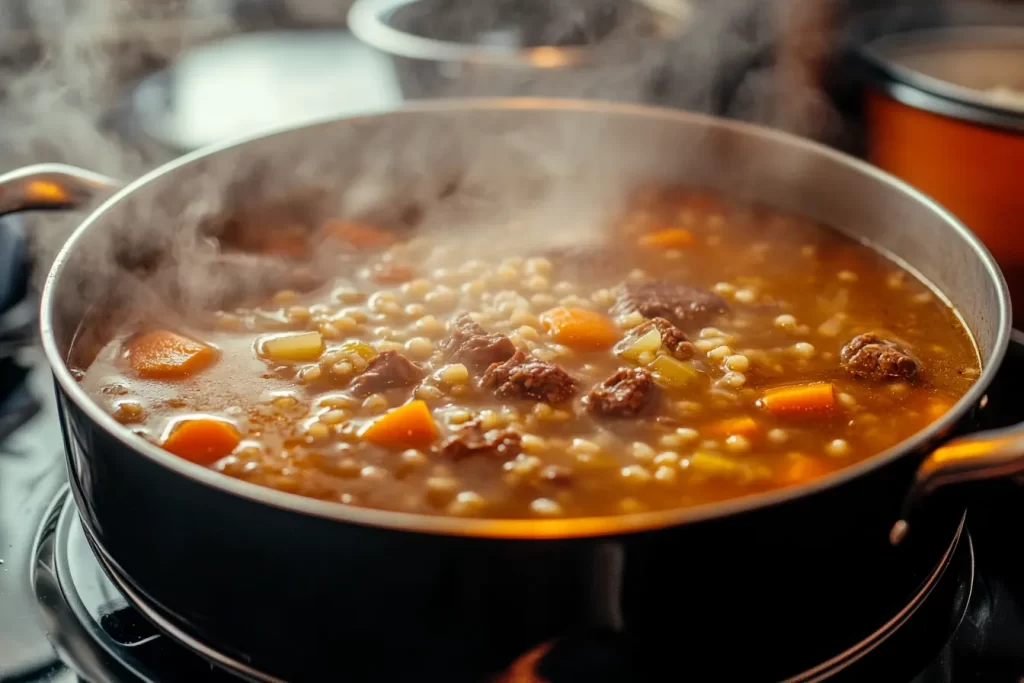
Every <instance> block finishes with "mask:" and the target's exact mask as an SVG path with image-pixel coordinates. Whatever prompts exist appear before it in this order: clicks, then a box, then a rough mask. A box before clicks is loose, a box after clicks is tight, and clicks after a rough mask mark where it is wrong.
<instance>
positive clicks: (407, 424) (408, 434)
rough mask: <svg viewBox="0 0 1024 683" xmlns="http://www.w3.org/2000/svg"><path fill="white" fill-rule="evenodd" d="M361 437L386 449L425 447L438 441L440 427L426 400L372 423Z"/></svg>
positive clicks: (412, 403) (408, 405) (411, 404)
mask: <svg viewBox="0 0 1024 683" xmlns="http://www.w3.org/2000/svg"><path fill="white" fill-rule="evenodd" d="M362 437H363V438H364V439H366V440H367V441H369V442H370V443H374V444H377V445H378V446H383V447H385V448H423V447H424V446H429V445H430V444H431V442H433V441H434V440H435V439H436V438H437V425H436V424H434V418H433V417H432V416H431V415H430V408H428V407H427V404H426V403H425V402H424V401H410V402H409V403H406V404H405V405H403V406H399V407H397V408H395V409H394V410H390V411H388V412H387V413H385V414H384V415H381V416H380V417H378V418H377V419H376V420H374V421H373V422H371V423H370V424H369V425H367V426H366V428H365V429H363V432H362Z"/></svg>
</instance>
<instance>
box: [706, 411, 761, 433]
mask: <svg viewBox="0 0 1024 683" xmlns="http://www.w3.org/2000/svg"><path fill="white" fill-rule="evenodd" d="M758 431H759V429H758V426H757V422H756V421H755V420H754V418H752V417H750V416H747V415H745V416H743V417H730V418H726V419H724V420H719V421H718V422H714V423H712V424H711V425H710V426H709V427H708V429H707V432H708V434H709V435H711V436H717V437H720V438H721V437H728V436H733V435H735V436H745V437H747V438H750V437H753V436H757V432H758Z"/></svg>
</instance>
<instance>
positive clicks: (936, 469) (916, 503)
mask: <svg viewBox="0 0 1024 683" xmlns="http://www.w3.org/2000/svg"><path fill="white" fill-rule="evenodd" d="M1021 474H1024V423H1019V424H1015V425H1013V426H1012V427H1004V428H1002V429H993V430H991V431H986V432H978V433H977V434H970V435H968V436H964V437H960V438H958V439H953V440H952V441H950V442H949V443H946V444H944V445H943V446H940V447H939V448H936V449H935V450H934V451H932V452H931V453H930V454H929V455H928V457H926V458H925V459H924V461H923V462H922V463H921V464H920V466H918V468H917V474H915V475H914V482H913V483H912V484H911V486H910V491H908V492H907V497H906V499H905V500H904V501H903V513H902V516H903V519H901V520H900V521H898V522H896V524H895V525H894V526H893V528H892V531H891V532H890V534H889V540H890V541H891V542H892V544H893V545H896V544H898V543H899V542H900V541H902V540H903V539H904V537H906V535H907V532H908V531H909V528H910V525H909V519H910V518H911V517H912V516H913V514H914V513H915V511H916V510H917V509H918V508H919V507H920V506H921V503H922V502H923V501H924V500H925V499H927V498H928V496H930V495H931V494H932V493H934V492H935V491H937V490H938V489H940V488H943V487H945V486H949V485H950V484H961V483H964V482H969V481H981V480H984V479H996V478H998V477H1014V476H1017V475H1021Z"/></svg>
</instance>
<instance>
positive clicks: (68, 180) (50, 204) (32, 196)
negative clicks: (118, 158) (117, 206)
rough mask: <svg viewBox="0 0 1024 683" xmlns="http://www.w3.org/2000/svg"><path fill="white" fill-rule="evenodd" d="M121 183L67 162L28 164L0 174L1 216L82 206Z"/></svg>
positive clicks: (120, 185) (114, 188)
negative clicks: (69, 164)
mask: <svg viewBox="0 0 1024 683" xmlns="http://www.w3.org/2000/svg"><path fill="white" fill-rule="evenodd" d="M122 185H123V183H121V182H120V181H118V180H115V179H113V178H108V177H107V176H105V175H101V174H99V173H93V172H92V171H87V170H85V169H83V168H77V167H75V166H68V165H66V164H34V165H32V166H25V167H23V168H19V169H17V170H14V171H11V172H10V173H4V174H3V175H0V216H5V215H7V214H9V213H18V212H21V211H63V210H67V209H77V208H81V207H83V206H85V205H86V204H88V203H89V202H91V201H92V200H93V199H94V198H95V197H97V196H98V195H100V194H103V193H108V192H112V191H114V190H117V189H119V188H120V187H122Z"/></svg>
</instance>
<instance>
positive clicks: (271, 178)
mask: <svg viewBox="0 0 1024 683" xmlns="http://www.w3.org/2000/svg"><path fill="white" fill-rule="evenodd" d="M666 1H667V0H666ZM792 2H798V0H792ZM473 4H474V6H477V7H479V6H481V4H482V3H479V2H475V3H473ZM548 4H549V5H550V3H548ZM789 4H791V2H790V0H786V2H781V3H772V2H760V1H759V0H715V1H714V2H700V3H698V4H697V5H696V6H695V7H694V12H693V16H692V18H691V19H692V20H691V22H690V26H691V28H689V29H688V30H684V31H683V32H682V33H681V35H679V36H677V37H675V38H674V39H673V40H672V41H670V42H668V43H661V44H659V45H658V46H657V48H656V49H655V50H654V51H647V52H645V53H644V54H643V58H642V59H639V60H637V61H636V62H633V63H630V69H632V71H630V70H627V71H625V72H624V71H623V69H622V64H621V63H616V62H615V60H612V61H611V62H610V65H608V66H607V67H602V68H599V69H597V70H590V71H588V72H587V73H586V75H585V76H583V75H577V76H576V78H575V79H568V80H561V81H559V86H558V88H557V89H556V91H555V93H554V94H558V95H560V96H562V97H572V96H584V97H592V98H600V99H637V98H641V99H647V100H654V101H656V102H658V103H661V104H666V105H670V106H676V107H681V108H687V109H693V110H698V111H702V112H706V113H713V114H728V115H730V116H734V117H737V118H746V119H750V120H755V121H759V122H764V123H775V124H782V125H786V126H788V127H790V128H792V129H796V130H797V131H798V132H809V133H818V132H820V131H821V130H822V127H823V123H827V121H828V120H830V119H829V117H830V116H831V112H830V111H829V110H827V108H825V107H824V105H823V102H824V100H823V99H821V97H820V95H819V94H818V93H817V92H816V91H815V89H814V88H813V87H812V86H811V85H809V84H808V83H805V82H801V81H800V80H799V79H789V78H783V77H781V76H782V74H780V69H782V68H789V67H787V66H786V63H785V62H784V61H782V62H780V61H779V60H778V59H776V54H777V49H776V46H777V43H778V41H777V37H778V31H779V30H780V26H782V25H783V24H784V23H785V22H787V21H789V20H790V18H789V15H788V14H786V13H785V12H780V11H779V7H781V6H788V5H789ZM550 6H557V7H559V8H562V9H564V11H565V13H564V14H561V15H559V16H557V17H554V18H552V19H551V20H550V21H549V22H548V28H547V29H546V30H547V32H546V33H544V34H543V36H542V40H543V41H545V42H554V43H558V42H561V40H562V37H565V36H569V37H570V38H571V40H570V42H574V43H576V44H580V43H582V44H587V42H588V41H592V40H594V39H595V36H598V35H600V32H592V31H589V30H582V31H581V29H580V27H581V26H584V28H585V27H586V25H587V24H586V22H585V21H584V20H583V19H579V17H581V16H582V17H586V16H591V15H587V14H586V13H583V14H580V10H581V8H586V7H588V6H589V7H594V6H597V5H596V3H595V2H588V1H587V0H572V1H569V0H566V2H564V3H559V4H557V5H550ZM605 6H606V7H607V6H608V3H605ZM12 8H13V6H12V5H9V4H5V5H0V13H3V12H12V11H13V9H12ZM677 9H678V8H677ZM560 11H561V10H560ZM25 14H26V16H25V17H21V18H18V21H15V18H14V17H11V21H10V22H7V23H8V24H9V25H10V24H15V25H23V26H25V29H26V33H25V35H27V36H29V37H30V38H31V39H30V40H27V41H26V46H27V47H26V49H27V50H30V51H35V52H36V54H35V55H34V57H35V59H34V66H33V67H32V68H31V69H30V70H28V71H25V70H24V65H23V64H20V65H18V66H17V68H15V67H14V66H8V67H6V68H3V69H2V70H0V86H2V90H3V91H4V92H5V93H6V100H5V102H4V104H3V107H2V108H0V152H2V153H3V157H2V158H3V159H4V160H5V163H6V164H8V165H9V166H14V165H18V164H23V163H32V162H39V161H61V162H66V163H72V164H77V165H81V166H85V167H87V168H91V169H94V170H97V171H100V172H103V173H107V174H110V175H113V176H115V177H121V178H126V179H130V178H134V177H137V176H138V175H139V174H140V173H142V172H143V171H145V170H147V169H150V168H153V167H154V166H156V165H158V164H159V163H162V162H163V161H166V160H167V157H168V156H169V155H168V154H167V152H166V151H164V150H161V149H159V148H158V147H155V146H153V147H150V146H147V145H139V144H127V143H126V141H125V140H124V139H122V138H121V137H119V134H118V133H117V132H114V131H113V130H111V129H110V128H109V127H107V126H106V125H105V123H106V122H105V117H106V115H107V113H108V111H109V109H110V106H111V104H112V103H113V102H114V101H116V99H117V97H118V96H119V95H120V94H121V89H122V88H123V87H124V84H125V82H127V81H129V80H130V79H131V78H133V77H136V76H138V75H141V74H142V73H145V72H147V71H149V70H152V69H153V68H154V67H155V66H158V65H162V64H166V63H169V62H171V61H173V59H174V57H175V56H176V55H178V54H180V53H181V51H182V50H184V49H186V48H188V47H189V46H190V45H194V44H197V43H199V42H202V41H204V40H207V39H210V38H212V37H215V36H224V35H228V34H230V33H233V32H237V30H238V27H237V26H236V25H235V23H234V21H233V20H232V19H231V18H230V17H227V16H224V15H218V14H215V13H211V12H206V13H203V12H202V11H201V10H197V4H196V3H187V2H185V1H184V0H181V1H180V2H170V3H160V4H159V5H158V6H157V7H154V3H135V2H131V1H130V0H102V1H100V0H97V1H93V2H81V3H74V2H70V1H68V0H33V2H31V3H26V9H25ZM597 16H603V15H601V13H600V12H598V14H597ZM3 18H4V17H2V16H0V19H3ZM477 19H479V17H477ZM442 28H444V30H450V29H451V27H450V26H447V27H442ZM552 30H554V31H555V32H556V33H557V34H558V35H554V36H553V35H552V34H551V31H552ZM780 64H781V65H782V66H779V65H780ZM655 76H657V78H654V77H655ZM638 82H642V83H644V84H646V85H649V86H650V87H649V88H647V87H645V89H643V91H642V92H638V91H637V90H636V83H638ZM521 85H522V83H520V84H519V86H521ZM517 87H518V86H517ZM550 88H551V86H550V84H548V85H543V84H541V83H539V82H538V84H537V92H538V93H539V94H553V93H552V91H551V89H550ZM794 92H798V93H800V94H801V97H803V98H804V99H807V100H808V101H813V102H814V103H816V104H817V109H813V108H812V111H814V115H813V116H811V117H810V118H808V117H806V116H797V115H794V109H793V108H792V107H783V106H780V104H781V103H783V102H787V103H789V104H793V103H794V102H797V103H799V102H801V101H802V100H801V99H800V97H795V96H794ZM529 93H530V91H529V89H527V91H526V92H525V93H524V92H523V90H521V89H517V90H515V94H529ZM800 106H801V107H802V106H803V105H800ZM524 121H525V122H527V123H524V124H520V123H519V122H518V121H517V119H516V116H515V115H514V112H513V113H509V114H508V115H505V116H501V117H498V118H496V119H494V120H492V121H490V122H489V123H487V124H486V125H481V124H479V123H478V122H477V121H476V120H475V119H474V117H473V116H472V115H462V116H458V117H453V118H452V119H449V120H442V119H440V118H431V119H429V120H416V121H414V120H412V119H408V120H404V121H403V123H402V125H400V126H384V127H375V126H373V125H371V124H366V125H359V126H354V127H348V128H341V127H337V126H335V127H331V128H322V129H319V130H317V131H310V132H308V133H306V134H304V135H302V136H294V135H293V136H287V137H283V138H281V139H280V141H278V142H271V143H266V144H263V145H261V146H259V147H258V148H253V149H251V150H240V151H238V152H237V153H236V152H231V153H228V154H225V155H220V156H215V157H212V158H210V159H208V160H206V161H204V162H202V163H200V164H197V165H195V166H194V167H193V168H192V169H191V170H190V171H189V172H188V173H178V174H174V176H173V177H171V178H168V179H167V181H166V182H164V181H163V180H161V181H160V182H157V183H154V184H153V185H152V186H151V187H150V188H148V191H146V192H144V193H141V194H140V195H139V196H138V197H137V198H135V200H134V201H133V202H132V203H130V204H129V205H126V206H123V207H121V208H120V210H119V211H117V212H115V213H114V214H113V215H111V216H110V217H109V219H108V220H109V221H110V223H111V225H112V228H113V229H112V230H110V231H109V233H110V234H109V235H107V237H106V238H104V239H102V240H100V239H99V238H96V239H93V240H91V241H90V242H88V243H86V244H83V245H82V246H83V250H84V252H85V253H83V254H82V255H81V256H80V257H79V258H77V259H76V272H75V274H74V279H75V280H77V281H78V286H77V287H76V288H75V289H76V293H78V294H79V295H80V296H79V297H78V298H79V300H80V301H81V304H71V303H69V304H68V306H73V307H74V308H76V309H78V310H77V313H81V310H80V308H81V305H88V304H89V302H92V301H96V300H98V299H101V298H103V297H105V296H107V295H109V293H110V292H109V287H110V285H111V282H114V281H116V282H117V283H118V284H117V285H116V288H117V289H118V291H120V292H122V293H125V292H130V293H131V294H132V296H133V297H135V299H136V301H138V300H139V299H146V301H147V303H146V304H145V305H146V306H148V307H150V308H151V309H152V308H153V307H154V306H156V305H158V304H159V305H163V306H164V307H165V308H167V306H166V304H167V303H168V302H169V301H171V300H172V299H173V300H174V301H175V304H174V306H173V307H171V308H174V309H176V310H177V311H179V312H180V311H182V310H185V311H188V310H194V309H196V308H203V307H206V306H209V305H211V304H215V303H217V302H220V301H221V300H223V299H224V298H225V296H224V295H225V292H226V291H234V289H238V288H241V289H243V290H244V289H254V288H255V289H259V288H260V287H263V286H266V285H268V284H273V283H276V282H280V281H281V275H280V273H281V271H280V270H274V269H273V268H271V269H269V270H260V269H258V268H255V267H253V268H248V267H245V266H242V267H238V264H237V263H235V264H234V265H233V266H232V265H231V264H228V267H227V269H224V268H221V270H217V271H216V272H215V274H213V275H211V272H213V270H211V269H214V270H215V269H216V268H219V267H221V266H223V265H224V264H223V261H222V260H219V257H218V252H217V246H216V242H215V241H214V240H213V239H211V238H216V237H218V236H222V237H223V236H224V235H225V234H227V233H226V231H228V230H229V229H230V227H231V225H235V226H237V225H238V224H239V223H241V222H245V221H246V220H250V219H247V218H245V217H246V216H250V217H251V221H252V222H253V223H254V224H255V223H258V222H259V219H260V218H261V217H266V215H267V213H268V212H273V211H274V210H279V209H280V207H286V210H294V211H297V212H298V213H297V214H296V215H295V216H293V217H292V219H291V220H292V222H299V223H303V224H307V225H313V224H315V223H316V222H317V221H319V220H322V219H323V218H327V217H330V216H346V217H354V218H363V219H366V220H370V221H373V222H377V223H381V224H384V225H389V226H392V227H397V228H398V229H402V228H403V227H404V228H408V227H409V224H411V223H415V224H416V228H417V230H419V231H420V232H421V233H425V234H428V235H431V236H432V237H433V238H434V239H436V240H448V239H449V236H451V235H453V234H454V235H457V237H456V238H455V239H452V240H450V241H451V244H452V246H453V247H457V248H458V249H461V250H462V253H463V254H464V255H465V256H466V257H470V256H473V253H472V252H473V251H474V250H479V249H487V250H488V251H489V252H490V253H501V252H502V250H508V249H512V248H515V249H517V250H520V251H522V250H524V249H525V248H527V247H530V246H534V247H538V248H540V247H549V248H554V247H560V246H567V245H568V246H584V247H585V246H586V245H588V244H591V243H593V242H594V241H595V240H598V239H599V238H600V230H599V228H598V227H596V226H602V225H606V224H607V223H608V221H609V219H610V218H611V217H613V216H614V215H615V214H616V213H617V212H618V211H619V209H621V207H622V203H623V201H624V199H625V194H626V192H627V190H629V189H630V188H631V187H632V186H633V185H634V184H635V183H634V181H635V180H636V179H637V178H638V177H656V176H657V175H658V173H659V172H660V173H661V174H662V175H664V176H665V177H672V176H673V175H679V174H680V173H682V175H685V176H694V175H697V174H695V173H691V172H690V171H691V170H692V169H694V168H695V167H697V166H700V165H702V164H705V163H706V159H707V158H708V155H714V154H716V153H717V152H716V149H715V144H717V143H715V142H714V141H711V142H709V144H707V145H690V146H689V147H687V148H680V147H679V146H678V145H674V144H673V143H672V141H671V140H670V139H666V140H665V141H664V143H663V144H661V145H659V146H656V147H652V146H651V145H650V144H649V143H647V144H638V145H637V146H636V148H635V150H641V151H640V152H637V151H635V150H634V149H633V148H632V147H631V145H629V144H627V143H626V141H624V140H621V139H619V140H615V141H611V142H610V143H609V142H608V141H607V140H606V138H607V137H608V136H610V135H614V136H620V137H621V136H622V135H623V134H624V132H626V131H624V129H623V127H622V126H621V125H615V126H613V127H611V128H607V127H605V124H604V123H602V122H601V119H599V118H594V119H593V121H591V122H590V123H587V124H586V125H581V124H580V122H581V121H582V119H579V118H577V117H566V118H565V120H564V122H561V123H560V122H559V121H560V120H559V119H555V118H552V119H551V120H550V121H548V122H547V123H545V124H544V126H545V130H537V129H536V128H535V126H534V124H536V122H537V120H536V119H531V118H529V117H527V118H524ZM531 121H532V122H533V123H529V122H531ZM629 134H631V135H632V134H633V131H629ZM636 134H637V135H638V139H640V138H643V131H636ZM318 136H319V138H318ZM299 140H301V143H300V142H299ZM134 142H137V141H134ZM651 149H658V152H659V156H660V155H662V154H663V155H664V158H659V159H654V158H650V156H651V155H650V150H651ZM643 150H646V152H644V151H643ZM639 155H644V156H643V157H642V158H641V157H640V156H639ZM633 157H637V158H633ZM770 163H772V164H779V163H785V161H784V160H771V162H770ZM791 170H792V169H790V171H791ZM732 187H733V189H735V190H736V191H737V192H739V193H741V194H742V189H743V181H742V179H741V178H736V181H735V182H734V183H732ZM275 207H277V208H275ZM287 207H292V208H291V209H287ZM81 218H82V216H81V215H69V216H66V217H61V218H57V219H54V218H52V217H46V218H45V219H42V218H41V219H38V222H37V223H36V224H35V226H34V227H33V231H34V237H35V239H36V244H37V247H38V249H37V251H38V253H39V255H40V265H41V266H44V267H41V268H38V269H37V271H38V272H40V273H42V272H43V271H44V270H45V266H46V265H48V263H49V260H50V259H52V256H53V254H55V252H56V250H57V248H58V247H59V245H60V244H62V243H63V241H64V239H65V237H66V236H67V235H68V234H69V232H70V230H71V229H72V228H73V227H74V226H75V225H77V224H78V223H79V222H80V220H81ZM101 242H102V243H101ZM168 255H169V258H168ZM232 268H234V270H232ZM111 275H115V277H110V276H111ZM168 310H170V309H168ZM65 313H66V314H67V315H69V316H72V317H73V315H74V314H75V313H76V311H72V310H67V311H65ZM168 314H170V313H169V312H168ZM66 332H67V333H70V332H69V331H66Z"/></svg>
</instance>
